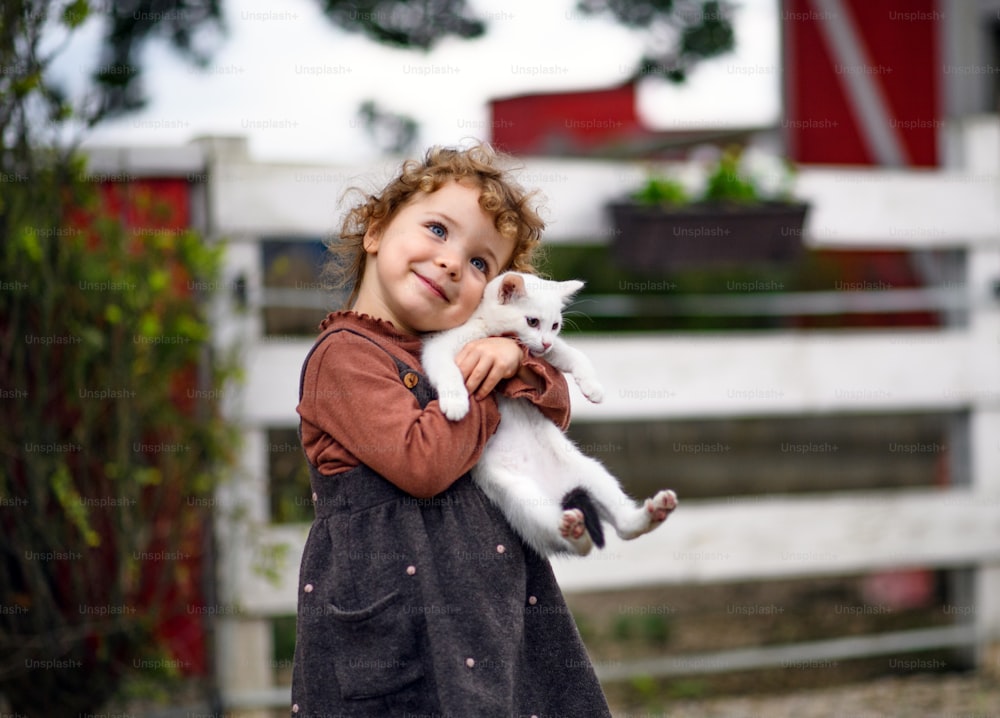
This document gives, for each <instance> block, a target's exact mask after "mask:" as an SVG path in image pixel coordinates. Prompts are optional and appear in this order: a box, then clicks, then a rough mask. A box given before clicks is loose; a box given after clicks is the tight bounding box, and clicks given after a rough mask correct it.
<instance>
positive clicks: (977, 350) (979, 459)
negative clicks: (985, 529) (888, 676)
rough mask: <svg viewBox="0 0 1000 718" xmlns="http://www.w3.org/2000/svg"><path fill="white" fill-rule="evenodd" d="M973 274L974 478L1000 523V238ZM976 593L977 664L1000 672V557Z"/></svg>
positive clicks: (990, 562) (981, 569)
mask: <svg viewBox="0 0 1000 718" xmlns="http://www.w3.org/2000/svg"><path fill="white" fill-rule="evenodd" d="M998 240H1000V237H998ZM967 276H968V287H969V293H970V300H971V305H972V311H971V312H970V315H969V332H970V338H971V346H970V352H971V355H972V356H971V357H970V359H971V364H972V369H973V370H972V372H971V376H970V377H969V382H970V385H969V393H970V396H971V405H970V414H969V436H970V441H969V453H970V456H969V468H970V474H971V476H970V478H971V482H972V486H973V489H974V491H975V494H976V496H977V497H980V500H983V501H988V502H989V503H990V504H991V505H992V506H995V507H996V508H997V521H1000V297H998V296H997V283H998V282H1000V241H997V243H995V244H993V243H990V244H986V245H983V246H974V247H970V248H969V253H968V275H967ZM973 591H974V603H973V606H974V625H975V631H976V644H977V650H976V664H977V667H978V668H979V670H980V671H981V672H983V673H984V674H987V675H991V676H994V677H996V676H1000V556H988V557H985V558H984V560H983V561H982V562H981V563H979V564H978V565H977V566H976V568H975V577H974V580H973Z"/></svg>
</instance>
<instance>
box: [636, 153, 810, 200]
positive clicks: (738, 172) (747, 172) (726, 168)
mask: <svg viewBox="0 0 1000 718" xmlns="http://www.w3.org/2000/svg"><path fill="white" fill-rule="evenodd" d="M793 179H794V168H793V167H792V165H791V164H790V163H789V162H787V161H786V160H784V159H781V158H778V157H774V156H772V155H766V154H764V153H761V152H757V151H746V152H744V151H743V150H742V149H741V148H738V147H732V148H728V149H726V150H725V151H723V152H722V153H721V154H720V155H719V157H718V159H717V160H716V161H715V162H714V163H713V164H712V165H711V166H709V167H708V168H706V172H705V176H704V178H703V181H702V182H701V183H700V184H701V186H700V188H699V189H698V190H696V191H691V190H689V189H688V187H687V186H686V185H685V184H684V183H683V182H681V181H680V180H679V179H677V178H676V177H671V176H667V175H665V174H663V173H651V174H650V175H649V176H648V178H647V179H646V181H645V183H644V184H643V185H642V186H641V187H640V188H639V189H638V190H636V191H634V192H632V193H631V194H630V195H629V199H631V200H632V201H633V202H635V203H637V204H640V205H646V206H658V207H682V206H686V205H692V204H698V205H707V204H729V205H753V204H760V203H764V202H792V201H793V197H792V192H791V183H792V180H793Z"/></svg>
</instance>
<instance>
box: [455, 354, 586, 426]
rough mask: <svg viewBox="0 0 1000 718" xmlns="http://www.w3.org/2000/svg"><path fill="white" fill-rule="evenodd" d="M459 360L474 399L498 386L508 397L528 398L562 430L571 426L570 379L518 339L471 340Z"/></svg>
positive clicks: (480, 397)
mask: <svg viewBox="0 0 1000 718" xmlns="http://www.w3.org/2000/svg"><path fill="white" fill-rule="evenodd" d="M456 363H457V364H458V367H459V369H460V370H461V372H462V375H463V376H464V377H465V379H466V388H467V389H468V390H469V392H470V393H471V394H472V396H473V398H475V399H484V398H485V397H486V396H488V395H489V393H490V392H492V391H493V389H494V387H495V388H496V389H497V390H498V391H499V392H500V393H502V394H503V395H504V396H509V397H512V398H525V399H528V401H530V402H532V403H533V404H534V405H535V406H537V407H538V408H539V409H540V410H541V412H542V414H544V415H545V416H546V418H548V419H549V420H550V421H552V422H554V423H555V424H556V425H557V426H558V427H559V428H560V429H563V430H564V431H565V429H566V427H567V426H569V411H570V399H569V388H568V386H567V384H566V378H565V377H564V376H563V374H562V372H560V371H559V370H557V369H555V368H553V367H552V365H550V364H549V363H548V362H547V361H544V360H543V359H538V358H536V357H533V356H532V355H531V354H530V353H529V352H528V348H527V347H525V346H522V345H521V344H520V343H518V342H517V341H515V340H514V339H511V338H510V337H487V338H486V339H478V340H476V341H472V342H469V343H468V344H466V345H465V347H463V349H462V350H461V351H460V352H459V353H458V356H457V357H456Z"/></svg>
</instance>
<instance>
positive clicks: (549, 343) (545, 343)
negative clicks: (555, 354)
mask: <svg viewBox="0 0 1000 718" xmlns="http://www.w3.org/2000/svg"><path fill="white" fill-rule="evenodd" d="M550 346H552V342H542V349H544V350H545V351H548V350H549V347H550Z"/></svg>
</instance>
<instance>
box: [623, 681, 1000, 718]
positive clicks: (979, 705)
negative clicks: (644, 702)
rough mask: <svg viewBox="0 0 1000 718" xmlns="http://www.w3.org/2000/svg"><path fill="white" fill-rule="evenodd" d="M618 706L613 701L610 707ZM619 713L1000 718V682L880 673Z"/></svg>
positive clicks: (638, 716) (712, 717)
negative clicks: (876, 676)
mask: <svg viewBox="0 0 1000 718" xmlns="http://www.w3.org/2000/svg"><path fill="white" fill-rule="evenodd" d="M612 708H613V709H614V706H613V707H612ZM614 715H615V718H653V716H669V718H1000V682H997V681H988V680H986V679H983V678H981V677H978V676H976V675H972V674H953V675H939V674H934V675H913V676H905V677H892V678H882V679H878V680H874V681H866V682H864V683H856V684H850V685H844V686H837V687H831V688H823V689H814V690H808V691H795V692H790V693H783V694H780V695H756V696H746V697H727V698H717V699H713V698H708V699H700V700H678V701H675V702H673V703H671V704H670V705H669V706H668V707H667V708H666V709H664V710H660V711H659V712H655V711H649V710H645V709H642V708H639V709H631V710H629V709H617V710H614Z"/></svg>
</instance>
